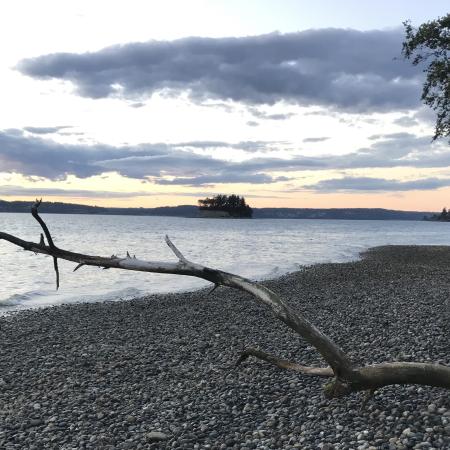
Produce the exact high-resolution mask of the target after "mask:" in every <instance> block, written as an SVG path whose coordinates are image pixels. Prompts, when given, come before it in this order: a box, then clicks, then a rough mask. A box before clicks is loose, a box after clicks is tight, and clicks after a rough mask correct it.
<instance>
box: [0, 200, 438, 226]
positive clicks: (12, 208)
mask: <svg viewBox="0 0 450 450" xmlns="http://www.w3.org/2000/svg"><path fill="white" fill-rule="evenodd" d="M30 206H31V202H25V201H11V202H9V201H4V200H0V213H2V212H5V213H8V212H9V213H29V212H30ZM40 211H41V213H44V214H87V215H119V216H160V217H183V218H202V217H201V215H200V214H199V211H198V208H197V206H194V205H179V206H160V207H155V208H115V207H114V208H113V207H111V208H107V207H100V206H88V205H79V204H73V203H62V202H44V203H42V206H41V207H40ZM434 214H435V212H430V211H398V210H390V209H384V208H253V219H324V220H328V219H333V220H416V221H418V220H419V221H421V220H427V219H431V218H432V217H433V215H434Z"/></svg>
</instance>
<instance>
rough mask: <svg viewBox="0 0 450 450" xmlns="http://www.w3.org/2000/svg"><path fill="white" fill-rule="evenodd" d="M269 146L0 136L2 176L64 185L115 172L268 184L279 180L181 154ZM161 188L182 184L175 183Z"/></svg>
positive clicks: (203, 181) (141, 176)
mask: <svg viewBox="0 0 450 450" xmlns="http://www.w3.org/2000/svg"><path fill="white" fill-rule="evenodd" d="M266 145H273V143H270V142H269V143H264V142H258V141H255V142H242V143H239V144H227V143H224V142H220V141H219V142H216V141H194V142H185V143H180V144H172V145H167V144H141V145H136V146H119V147H114V146H108V145H100V144H98V145H81V144H77V145H69V144H59V143H56V142H54V141H51V140H48V139H41V138H36V137H28V136H23V135H22V134H20V133H16V132H15V131H14V130H13V133H12V134H9V133H7V132H5V131H3V132H2V131H0V171H2V172H7V173H11V172H16V173H20V174H23V175H25V176H28V177H44V178H47V179H51V180H62V179H65V178H66V177H67V176H68V175H75V176H77V177H79V178H86V177H90V176H93V175H100V174H102V173H105V172H117V173H119V174H121V175H123V176H125V177H130V178H137V179H143V180H145V179H148V178H150V179H152V180H153V181H154V182H155V183H161V184H162V183H163V180H162V177H164V176H169V177H175V178H176V180H178V179H186V180H187V181H189V183H188V184H191V185H196V186H201V185H204V184H208V185H209V184H213V183H214V182H217V183H219V182H220V183H222V182H227V183H237V182H239V183H244V182H245V183H258V184H260V183H271V182H274V181H279V179H273V178H272V177H271V176H270V175H267V174H265V173H262V172H260V171H258V170H256V171H255V170H245V169H243V170H240V165H239V163H231V162H227V161H224V160H220V159H216V158H212V157H211V156H202V155H197V154H195V153H192V152H191V151H187V150H185V148H187V147H197V148H215V147H230V148H235V147H236V146H237V147H236V148H248V151H256V150H258V149H259V148H261V149H264V148H265V146H266ZM176 180H175V181H169V182H166V183H165V184H184V183H181V182H177V181H176Z"/></svg>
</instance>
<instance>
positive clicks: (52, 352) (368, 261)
mask: <svg viewBox="0 0 450 450" xmlns="http://www.w3.org/2000/svg"><path fill="white" fill-rule="evenodd" d="M361 258H362V259H359V260H357V261H353V262H348V263H324V264H314V265H311V266H305V267H304V268H302V269H301V270H300V271H296V272H292V273H289V274H285V275H282V276H281V277H278V278H275V279H271V280H265V281H264V282H263V284H264V285H267V286H268V287H270V288H271V289H273V290H275V291H276V292H277V293H279V294H280V295H281V297H282V298H283V299H284V300H286V301H287V302H288V303H289V304H291V305H292V306H294V307H295V309H297V310H298V311H299V312H300V313H302V314H304V315H305V316H306V317H307V318H308V319H309V320H311V321H312V322H313V323H314V324H315V325H316V326H317V327H318V328H319V329H321V330H322V331H324V332H325V333H326V334H328V335H329V336H330V337H331V338H332V339H334V340H335V341H336V342H337V343H338V344H339V345H341V346H342V347H343V349H344V350H345V351H346V352H347V353H348V354H349V355H350V356H351V357H352V358H353V359H354V360H355V361H356V362H358V363H366V364H370V363H376V362H382V361H395V360H405V361H409V360H411V361H412V360H416V361H434V362H438V363H441V364H447V365H448V364H450V348H449V343H448V342H449V336H450V325H449V324H450V297H449V296H448V292H450V289H449V288H450V270H448V269H449V268H450V247H444V246H384V247H376V248H372V249H368V250H367V251H365V252H363V253H362V254H361ZM207 291H208V289H207V288H205V289H200V290H195V291H191V292H183V293H173V294H157V295H150V296H147V297H142V298H139V299H134V300H126V301H117V302H116V301H110V302H102V303H78V304H75V305H71V304H69V305H57V306H54V307H47V308H39V309H32V310H21V311H17V312H14V313H13V314H9V315H8V316H2V317H0V339H1V342H2V343H3V344H2V346H1V347H0V352H1V355H0V358H1V359H0V361H2V366H1V369H0V447H1V448H5V449H9V448H34V449H41V448H55V449H56V448H58V449H59V448H64V449H71V448H92V449H103V448H104V449H113V448H131V449H135V448H144V449H145V448H180V449H181V448H186V449H187V448H191V449H192V448H236V449H240V448H261V449H281V448H301V449H317V448H322V449H326V448H328V449H329V450H330V449H331V448H335V449H347V448H355V449H357V448H361V449H364V448H367V449H369V448H372V449H376V448H385V449H395V448H424V449H425V448H428V449H429V448H448V447H449V446H450V425H449V424H450V398H449V397H450V396H449V393H448V391H445V390H443V389H437V388H428V387H424V386H423V387H420V386H393V387H388V388H384V389H382V390H380V391H379V392H377V393H376V394H375V397H374V398H373V399H372V400H370V401H369V403H368V404H367V405H366V407H365V409H364V410H363V411H361V412H360V411H359V408H360V406H361V399H362V397H361V396H360V395H357V394H355V395H352V396H351V397H348V398H344V399H341V400H332V401H328V400H324V398H323V397H322V389H321V385H322V384H323V380H320V379H315V378H310V377H305V376H301V375H299V374H296V373H295V372H289V371H282V370H280V369H277V368H275V367H272V366H269V365H268V364H266V363H264V362H260V361H256V360H253V359H251V360H249V361H248V362H246V363H244V364H243V365H241V366H240V367H237V368H234V367H230V366H232V364H233V363H234V361H235V360H236V359H237V356H238V354H239V352H240V351H242V350H243V349H244V348H246V347H248V346H254V347H258V348H260V349H262V350H264V351H267V352H270V353H274V354H276V355H278V356H281V357H285V358H287V359H291V360H294V361H296V362H299V363H304V364H311V365H321V364H322V362H321V360H320V357H319V356H318V354H317V352H316V351H315V350H314V349H312V348H311V347H309V346H308V345H306V344H305V343H304V342H303V341H302V340H301V338H300V337H298V336H297V335H296V334H294V333H293V332H291V331H290V330H289V329H287V327H285V326H284V325H283V324H282V323H279V322H278V321H275V320H274V319H272V317H271V314H270V313H269V312H268V311H267V310H266V309H265V308H264V307H262V306H260V305H258V304H256V302H255V301H253V300H252V299H251V297H248V296H247V295H245V294H243V293H241V292H237V291H232V290H230V289H228V288H223V287H222V288H219V289H217V290H216V291H215V292H214V293H212V294H211V295H210V296H206V292H207ZM157 433H162V434H160V435H159V437H158V434H157ZM163 437H164V440H158V439H159V438H163Z"/></svg>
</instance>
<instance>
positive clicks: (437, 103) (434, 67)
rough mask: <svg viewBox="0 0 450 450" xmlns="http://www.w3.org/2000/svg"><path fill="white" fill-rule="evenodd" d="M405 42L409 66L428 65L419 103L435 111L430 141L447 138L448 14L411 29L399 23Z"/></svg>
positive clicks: (449, 123) (449, 78)
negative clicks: (402, 28)
mask: <svg viewBox="0 0 450 450" xmlns="http://www.w3.org/2000/svg"><path fill="white" fill-rule="evenodd" d="M403 25H404V26H405V33H406V40H405V41H404V42H403V49H402V54H403V56H404V57H405V58H406V59H410V60H411V62H412V64H413V65H415V66H416V65H418V64H420V63H425V62H427V63H428V66H427V67H426V68H425V69H424V72H425V73H426V80H425V83H424V85H423V90H422V100H423V102H424V103H425V104H426V105H428V106H430V107H431V108H432V109H434V110H435V111H436V114H437V117H436V127H435V132H434V136H433V140H435V139H437V138H439V137H444V136H450V60H449V51H450V14H447V15H446V16H445V17H441V18H438V19H437V20H433V21H430V22H427V23H424V24H422V25H420V26H419V28H417V29H416V28H414V27H413V26H412V25H411V22H409V21H406V22H404V23H403Z"/></svg>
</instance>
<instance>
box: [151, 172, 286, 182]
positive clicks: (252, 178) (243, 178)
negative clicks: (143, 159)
mask: <svg viewBox="0 0 450 450" xmlns="http://www.w3.org/2000/svg"><path fill="white" fill-rule="evenodd" d="M288 180H290V178H288V177H276V178H274V177H271V176H270V175H267V174H264V173H236V172H232V171H225V172H224V173H221V174H219V175H201V176H197V177H192V178H174V179H173V180H166V179H160V180H157V181H156V183H157V184H165V185H167V184H169V185H172V184H176V185H184V186H209V185H215V184H223V183H226V184H230V183H251V184H268V183H276V182H278V181H288Z"/></svg>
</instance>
